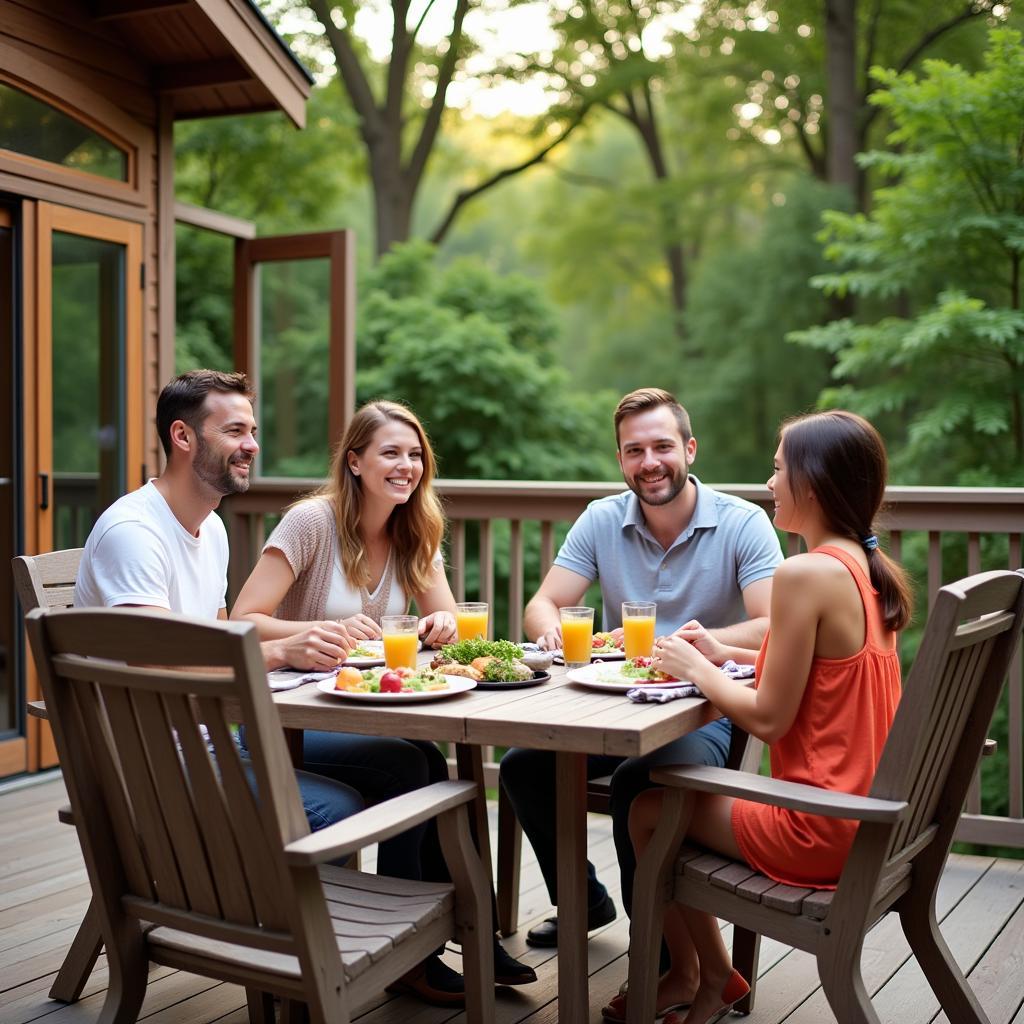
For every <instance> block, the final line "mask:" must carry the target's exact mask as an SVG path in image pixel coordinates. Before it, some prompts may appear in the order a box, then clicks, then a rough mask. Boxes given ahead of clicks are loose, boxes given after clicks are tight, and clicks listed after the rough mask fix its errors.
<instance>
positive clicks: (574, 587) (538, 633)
mask: <svg viewBox="0 0 1024 1024" xmlns="http://www.w3.org/2000/svg"><path fill="white" fill-rule="evenodd" d="M588 586H590V580H588V579H587V578H586V576H581V575H580V574H579V573H578V572H573V571H572V570H571V569H563V568H562V567H561V566H560V565H553V566H552V567H551V568H550V569H549V570H548V574H547V576H545V577H544V582H543V583H542V584H541V585H540V589H539V590H538V591H537V593H536V594H534V596H533V597H532V598H531V600H530V603H529V604H528V605H527V606H526V611H525V613H524V615H523V628H524V630H525V631H526V635H527V636H528V637H536V638H537V643H539V644H540V646H541V647H546V648H547V649H548V650H557V649H558V648H560V647H561V646H562V626H561V623H560V622H559V618H558V609H559V608H565V607H571V606H572V605H578V604H579V603H580V601H582V600H583V595H584V594H585V593H586V592H587V587H588Z"/></svg>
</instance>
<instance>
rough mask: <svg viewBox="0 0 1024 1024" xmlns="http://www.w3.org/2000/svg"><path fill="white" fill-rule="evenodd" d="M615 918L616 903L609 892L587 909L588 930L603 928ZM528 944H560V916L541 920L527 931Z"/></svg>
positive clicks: (545, 946) (552, 946)
mask: <svg viewBox="0 0 1024 1024" xmlns="http://www.w3.org/2000/svg"><path fill="white" fill-rule="evenodd" d="M614 920H615V904H614V903H613V902H612V898H611V896H609V895H608V894H607V893H605V895H604V899H603V900H601V902H600V903H598V904H597V905H596V906H593V907H591V908H590V909H589V910H588V911H587V931H588V932H592V931H593V930H594V929H595V928H601V927H603V926H604V925H606V924H611V923H612V921H614ZM526 944H527V945H528V946H540V947H541V948H542V949H553V948H554V947H555V946H557V945H558V918H557V917H549V918H547V919H546V920H544V921H541V923H540V924H539V925H537V927H536V928H531V929H530V930H529V931H528V932H527V933H526Z"/></svg>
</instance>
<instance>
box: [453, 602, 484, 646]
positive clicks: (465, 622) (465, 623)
mask: <svg viewBox="0 0 1024 1024" xmlns="http://www.w3.org/2000/svg"><path fill="white" fill-rule="evenodd" d="M487 610H488V605H487V602H486V601H461V602H459V604H457V605H456V606H455V628H456V629H457V630H458V633H459V639H460V640H474V639H480V640H486V639H487Z"/></svg>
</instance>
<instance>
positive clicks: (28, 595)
mask: <svg viewBox="0 0 1024 1024" xmlns="http://www.w3.org/2000/svg"><path fill="white" fill-rule="evenodd" d="M83 550H84V549H83V548H67V549H65V550H63V551H49V552H47V553H46V554H43V555H18V557H17V558H13V559H12V560H11V568H12V571H13V573H14V586H15V588H16V590H17V592H18V600H19V601H20V602H21V608H22V611H23V612H24V613H25V614H26V615H27V614H28V613H29V612H30V611H32V609H33V608H42V609H44V610H45V611H52V610H54V609H60V608H70V607H71V606H72V604H73V603H74V597H75V578H76V577H77V576H78V566H79V564H80V563H81V561H82V551H83ZM57 817H58V818H59V819H60V821H62V822H63V823H64V824H65V825H74V823H75V822H74V818H73V817H72V814H71V807H70V805H67V806H64V807H62V808H61V809H60V810H59V811H58V812H57ZM99 934H100V928H99V917H98V916H97V912H96V907H95V904H94V902H92V901H91V902H90V903H89V908H88V909H87V910H86V912H85V917H84V918H83V919H82V923H81V925H80V926H79V928H78V932H77V933H76V935H75V940H74V942H72V943H71V948H70V949H69V950H68V953H67V956H66V957H65V958H64V963H63V964H61V968H60V970H59V971H58V972H57V977H56V978H55V979H54V981H53V985H52V986H51V988H50V998H51V999H59V1000H60V1001H61V1002H63V1003H73V1002H75V1001H76V1000H77V999H78V997H79V996H80V995H81V994H82V989H84V988H85V983H86V982H87V981H88V980H89V975H90V974H91V973H92V969H93V967H94V966H95V965H96V959H97V957H99V955H100V950H101V949H102V948H103V941H102V939H100V938H99Z"/></svg>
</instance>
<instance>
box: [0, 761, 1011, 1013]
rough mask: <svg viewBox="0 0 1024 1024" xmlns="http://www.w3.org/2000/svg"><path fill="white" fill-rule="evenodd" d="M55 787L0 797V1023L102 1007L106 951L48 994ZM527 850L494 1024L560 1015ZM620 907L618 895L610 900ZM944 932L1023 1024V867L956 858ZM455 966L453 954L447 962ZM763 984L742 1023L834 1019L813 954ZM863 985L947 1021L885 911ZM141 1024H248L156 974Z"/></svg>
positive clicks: (777, 957)
mask: <svg viewBox="0 0 1024 1024" xmlns="http://www.w3.org/2000/svg"><path fill="white" fill-rule="evenodd" d="M65 800H66V797H65V795H64V788H63V785H62V783H61V782H60V781H59V780H52V781H48V782H46V783H43V784H41V785H34V786H31V787H27V788H22V789H17V790H14V791H10V792H4V793H0V1024H22V1022H26V1021H44V1022H45V1024H69V1022H83V1024H86V1022H93V1021H95V1020H96V1019H97V1018H98V1016H99V1012H100V1007H101V1006H102V1002H103V997H104V990H105V985H106V970H105V964H104V960H103V958H102V957H101V958H100V962H99V963H98V964H97V967H96V970H95V971H94V973H93V975H92V977H91V978H90V980H89V984H88V986H87V988H86V990H85V994H84V996H83V998H82V1000H81V1001H80V1002H78V1003H76V1004H74V1005H71V1006H65V1005H63V1004H60V1003H55V1002H52V1001H51V1000H49V999H48V998H47V995H46V993H47V991H48V990H49V987H50V984H51V983H52V980H53V977H54V974H55V972H56V970H57V968H58V967H59V965H60V963H61V961H62V959H63V956H64V953H65V950H66V949H67V946H68V944H69V943H70V941H71V938H72V936H73V935H74V933H75V929H76V927H77V925H78V922H79V921H80V919H81V917H82V914H83V913H84V911H85V908H86V905H87V903H88V899H89V884H88V881H87V879H86V875H85V869H84V867H83V865H82V859H81V856H80V854H79V851H78V843H77V839H76V837H75V834H74V830H73V829H71V828H68V827H66V826H62V825H60V824H58V822H57V817H56V812H57V808H58V806H60V804H61V803H63V802H65ZM590 851H591V855H592V857H593V859H594V861H595V863H596V864H597V866H598V869H599V873H600V875H601V877H602V879H604V880H605V881H606V882H608V883H611V882H613V881H614V880H615V878H616V872H615V870H614V851H613V848H612V841H611V831H610V827H609V821H608V819H606V818H602V817H599V816H594V817H592V818H591V822H590ZM530 856H531V854H530V850H529V844H528V843H524V870H523V889H522V896H521V901H520V920H521V926H520V931H519V932H518V933H517V934H516V935H515V936H513V937H512V938H511V939H509V940H507V941H506V946H507V948H508V949H509V950H510V952H512V953H513V954H514V955H516V956H521V957H522V959H524V960H526V961H527V962H528V963H530V964H532V965H533V966H534V967H536V968H537V972H538V974H539V976H540V980H539V981H538V983H537V984H536V985H531V986H528V987H526V988H521V989H503V990H500V992H499V996H498V1004H497V1014H496V1024H518V1022H524V1024H554V1022H557V1020H558V1003H557V999H556V993H557V975H556V966H557V962H556V959H555V957H554V956H553V955H551V954H550V953H547V952H544V951H540V950H531V949H529V948H528V947H527V946H526V945H525V942H524V939H525V936H526V929H527V928H528V927H529V926H530V925H531V924H532V923H534V922H536V921H538V920H540V919H542V918H543V917H545V916H547V914H548V913H549V912H550V907H549V904H548V901H547V896H546V893H545V891H544V887H543V885H542V884H541V880H540V875H539V872H538V871H537V868H536V864H534V863H533V862H532V861H531V860H529V858H530ZM614 895H615V896H616V900H617V902H618V894H617V893H615V894H614ZM939 913H940V919H941V921H942V930H943V932H944V934H945V935H946V937H947V940H948V941H949V942H950V944H951V946H952V948H953V951H954V953H955V955H956V957H957V959H958V961H959V962H960V965H961V967H962V968H963V969H964V970H965V971H966V972H968V974H969V976H970V979H971V982H972V984H973V986H974V989H975V991H976V992H977V994H978V996H979V998H980V999H981V1002H982V1004H983V1005H984V1006H985V1008H986V1010H987V1012H988V1013H989V1016H990V1018H991V1021H992V1024H1024V861H1010V860H995V859H992V858H986V857H965V856H956V857H953V858H952V859H951V861H950V864H949V866H948V868H947V870H946V874H945V876H944V879H943V884H942V888H941V890H940V894H939ZM626 940H627V923H626V921H625V920H624V919H623V918H621V917H620V919H619V920H618V921H616V922H615V923H613V924H611V925H609V926H608V927H607V928H604V929H602V930H601V931H600V932H596V933H594V935H593V936H592V937H591V941H590V996H591V1006H592V1011H591V1020H592V1021H594V1022H597V1021H600V1020H601V1015H600V1007H601V1006H602V1005H603V1004H604V1003H605V1002H606V1001H607V1000H608V999H609V998H610V997H611V996H612V995H613V994H614V993H615V992H616V991H617V989H618V986H619V984H620V983H621V982H622V980H623V979H624V978H625V975H626V959H625V952H626ZM450 956H451V958H452V963H453V964H454V965H456V966H458V956H457V954H450ZM760 969H761V976H760V978H761V980H760V984H759V987H758V999H757V1007H756V1009H755V1012H754V1013H753V1014H752V1015H751V1016H750V1017H749V1018H748V1021H749V1022H750V1024H781V1022H785V1024H828V1022H831V1021H833V1020H834V1017H833V1016H832V1014H831V1012H830V1011H829V1009H828V1006H827V1004H826V1003H825V1000H824V999H823V998H822V995H821V990H820V988H819V987H818V983H817V973H816V971H815V966H814V962H813V960H812V959H811V958H810V957H808V956H807V955H806V954H804V953H800V952H798V951H794V950H791V949H789V948H787V947H784V946H780V945H778V944H776V943H772V942H765V943H763V944H762V956H761V968H760ZM864 977H865V981H866V984H867V986H868V989H869V990H870V991H871V992H872V993H873V994H874V1003H875V1006H876V1008H877V1010H878V1013H879V1015H880V1017H881V1018H882V1020H883V1021H884V1022H886V1024H889V1022H892V1024H897V1022H898V1024H929V1022H932V1021H935V1022H945V1024H958V1022H955V1021H954V1022H946V1018H945V1016H944V1015H942V1014H940V1013H939V1011H938V1006H937V1003H936V1001H935V999H934V997H933V996H932V994H931V991H930V990H929V988H928V986H927V984H926V983H925V981H924V979H923V977H922V975H921V972H920V970H919V969H918V967H917V964H916V963H915V962H914V960H913V959H912V958H911V957H910V955H909V952H908V949H907V945H906V942H905V941H904V939H903V936H902V932H901V931H900V928H899V923H898V921H897V920H896V918H895V917H894V916H893V915H890V916H889V917H887V918H886V919H884V920H883V921H882V922H881V923H880V924H879V925H878V926H877V927H876V928H875V929H874V930H873V931H872V932H871V933H870V935H869V936H868V941H867V944H866V946H865V950H864ZM142 1019H144V1020H145V1021H146V1022H147V1024H205V1022H212V1021H219V1022H223V1024H243V1022H245V1021H246V1020H247V1019H248V1018H247V1014H246V1010H245V997H244V993H243V991H242V989H240V988H238V987H237V986H234V985H226V984H219V983H216V982H213V981H209V980H207V979H204V978H199V977H197V976H195V975H189V974H185V973H182V972H179V971H172V970H168V969H166V968H155V969H154V970H153V971H152V972H151V974H150V978H149V989H148V994H147V997H146V1002H145V1006H144V1008H143V1017H142ZM359 1020H360V1021H361V1022H363V1024H395V1022H399V1021H401V1022H402V1024H442V1022H447V1021H452V1022H461V1021H464V1017H463V1015H461V1014H453V1013H451V1011H444V1010H438V1009H435V1008H433V1007H429V1006H424V1005H422V1004H421V1003H418V1002H416V1001H414V1000H410V999H406V998H401V997H389V996H382V997H381V998H380V999H379V1000H378V1001H377V1002H376V1003H374V1004H373V1005H371V1006H368V1007H365V1008H364V1010H363V1011H362V1015H361V1016H360V1017H359Z"/></svg>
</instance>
